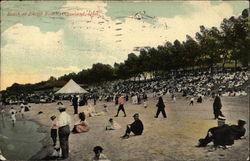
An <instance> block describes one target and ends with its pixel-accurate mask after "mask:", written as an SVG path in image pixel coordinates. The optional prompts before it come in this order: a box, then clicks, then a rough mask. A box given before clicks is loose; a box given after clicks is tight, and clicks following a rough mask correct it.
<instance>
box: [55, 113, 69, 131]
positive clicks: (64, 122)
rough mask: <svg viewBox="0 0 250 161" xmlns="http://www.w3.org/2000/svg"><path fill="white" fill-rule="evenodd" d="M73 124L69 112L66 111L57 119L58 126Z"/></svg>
mask: <svg viewBox="0 0 250 161" xmlns="http://www.w3.org/2000/svg"><path fill="white" fill-rule="evenodd" d="M66 125H69V126H72V125H71V117H70V115H69V114H67V113H66V112H65V111H63V112H61V114H60V115H59V117H58V121H57V126H58V127H62V126H66Z"/></svg>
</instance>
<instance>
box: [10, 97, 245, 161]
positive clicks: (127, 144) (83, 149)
mask: <svg viewBox="0 0 250 161" xmlns="http://www.w3.org/2000/svg"><path fill="white" fill-rule="evenodd" d="M163 100H164V102H165V105H166V112H167V119H165V118H163V117H162V115H161V114H160V116H159V118H154V115H155V113H156V106H155V105H156V103H157V98H152V97H150V98H149V100H148V107H147V108H144V107H143V104H140V105H132V104H131V100H129V101H128V102H127V103H126V104H125V109H126V112H127V117H123V113H120V115H119V117H116V118H114V117H113V116H114V115H115V114H116V111H117V106H116V105H115V104H114V102H109V103H106V102H103V101H101V102H99V101H97V105H95V109H96V111H97V112H98V111H102V110H103V104H104V103H105V104H107V105H108V114H107V115H106V116H94V117H88V118H87V119H86V120H87V122H88V123H89V126H90V128H91V129H90V131H89V132H86V133H80V134H71V135H70V137H69V146H70V157H69V158H68V159H67V160H86V161H87V160H91V159H92V158H93V155H94V153H93V151H92V150H93V147H94V146H97V145H100V146H102V147H103V148H104V153H105V154H106V155H107V156H108V158H109V159H110V160H112V161H119V160H122V161H124V160H125V161H152V160H155V161H158V160H159V161H161V160H162V161H163V160H213V161H216V160H246V159H247V157H248V156H249V152H248V151H249V135H248V134H249V128H248V127H249V108H248V97H247V96H239V97H222V105H223V107H222V112H223V114H224V115H225V116H226V118H227V120H226V123H227V124H230V125H231V124H237V120H238V119H243V120H245V121H246V122H247V125H246V129H247V133H246V139H243V140H237V141H235V144H234V145H233V146H232V147H231V148H229V149H226V150H223V149H218V150H216V151H214V152H209V151H208V150H209V149H210V148H211V146H212V143H210V144H209V146H207V147H205V148H197V147H195V145H197V143H198V139H199V138H202V137H204V136H205V135H206V132H207V130H208V129H209V128H211V127H214V126H216V125H217V121H216V120H214V117H213V112H212V103H213V99H211V98H205V99H204V102H203V103H202V104H197V103H195V104H194V106H191V105H190V106H189V105H188V104H189V99H185V98H183V97H180V96H177V99H176V101H175V102H173V101H172V100H171V98H170V96H164V97H163ZM63 103H64V105H65V106H66V107H67V112H68V113H69V114H70V115H71V116H72V119H73V120H74V121H77V120H78V116H77V115H73V106H71V103H70V102H69V101H64V102H63ZM89 104H90V105H91V106H94V105H93V100H90V101H89ZM30 105H31V111H29V112H27V113H26V114H25V118H26V119H28V120H33V121H35V122H37V123H39V124H40V125H41V128H40V132H45V133H47V134H48V135H47V137H46V138H45V139H44V140H43V149H42V150H41V151H40V152H39V153H38V154H37V155H36V156H34V157H33V158H31V159H35V160H37V159H41V158H44V157H45V156H46V155H49V154H51V152H52V150H53V148H52V140H51V138H50V136H49V135H50V116H52V115H56V116H58V115H59V111H58V110H57V107H58V105H57V104H56V102H55V103H50V104H30ZM8 107H10V106H8ZM14 107H15V106H14ZM15 108H18V107H15ZM84 108H85V107H84V106H80V107H79V111H83V110H84ZM39 111H42V112H43V113H42V114H40V115H38V114H37V113H38V112H39ZM136 112H138V113H139V114H140V119H141V120H142V122H143V124H144V132H143V134H142V135H141V136H131V137H130V138H129V139H125V140H124V139H121V138H120V137H121V136H122V135H123V134H124V132H125V128H126V125H127V124H130V123H132V122H133V117H132V116H133V114H134V113H136ZM109 118H114V120H115V121H117V122H118V123H119V124H120V125H121V126H122V128H121V129H119V130H114V131H105V125H106V124H107V122H108V120H109Z"/></svg>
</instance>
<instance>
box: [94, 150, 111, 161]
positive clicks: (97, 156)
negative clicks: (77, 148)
mask: <svg viewBox="0 0 250 161" xmlns="http://www.w3.org/2000/svg"><path fill="white" fill-rule="evenodd" d="M93 151H94V153H95V156H94V158H93V161H96V160H102V161H104V160H105V161H110V160H109V159H108V158H107V157H106V156H105V155H104V154H103V153H102V151H103V148H102V147H101V146H96V147H94V149H93Z"/></svg>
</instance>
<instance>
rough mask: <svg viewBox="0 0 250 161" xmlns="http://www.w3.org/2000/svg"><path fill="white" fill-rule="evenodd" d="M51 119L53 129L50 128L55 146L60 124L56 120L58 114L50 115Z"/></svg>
mask: <svg viewBox="0 0 250 161" xmlns="http://www.w3.org/2000/svg"><path fill="white" fill-rule="evenodd" d="M50 119H51V124H52V126H51V130H50V136H51V138H52V141H53V146H56V138H57V130H58V126H57V122H56V116H55V115H53V116H51V117H50Z"/></svg>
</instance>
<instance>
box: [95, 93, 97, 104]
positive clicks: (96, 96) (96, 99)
mask: <svg viewBox="0 0 250 161" xmlns="http://www.w3.org/2000/svg"><path fill="white" fill-rule="evenodd" d="M96 97H97V96H96V95H94V105H96V100H97V98H96Z"/></svg>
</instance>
